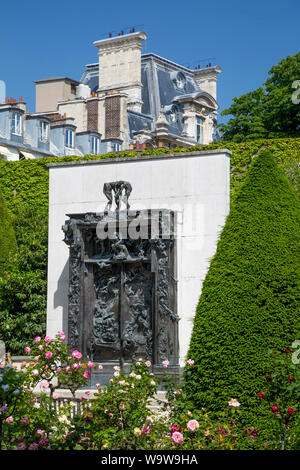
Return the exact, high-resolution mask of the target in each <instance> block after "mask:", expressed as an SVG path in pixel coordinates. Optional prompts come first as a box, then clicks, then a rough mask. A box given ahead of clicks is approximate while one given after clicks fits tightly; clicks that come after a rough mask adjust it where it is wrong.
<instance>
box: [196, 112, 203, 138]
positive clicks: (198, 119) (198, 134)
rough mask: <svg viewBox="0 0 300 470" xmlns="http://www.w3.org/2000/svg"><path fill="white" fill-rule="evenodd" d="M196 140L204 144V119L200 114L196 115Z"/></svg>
mask: <svg viewBox="0 0 300 470" xmlns="http://www.w3.org/2000/svg"><path fill="white" fill-rule="evenodd" d="M196 140H197V142H198V143H199V144H203V119H202V118H201V117H199V116H196Z"/></svg>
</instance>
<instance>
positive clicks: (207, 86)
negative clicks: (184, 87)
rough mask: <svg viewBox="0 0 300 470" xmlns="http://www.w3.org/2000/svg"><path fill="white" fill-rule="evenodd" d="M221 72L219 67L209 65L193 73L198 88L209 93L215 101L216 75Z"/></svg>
mask: <svg viewBox="0 0 300 470" xmlns="http://www.w3.org/2000/svg"><path fill="white" fill-rule="evenodd" d="M221 72H222V69H221V67H219V66H218V65H216V66H214V67H211V64H209V66H206V67H205V68H203V69H201V68H198V69H196V70H194V71H193V74H194V78H195V80H196V83H197V85H198V87H199V88H200V89H201V90H203V91H207V93H210V94H211V95H212V96H213V97H214V98H215V100H216V99H217V75H218V74H219V73H221Z"/></svg>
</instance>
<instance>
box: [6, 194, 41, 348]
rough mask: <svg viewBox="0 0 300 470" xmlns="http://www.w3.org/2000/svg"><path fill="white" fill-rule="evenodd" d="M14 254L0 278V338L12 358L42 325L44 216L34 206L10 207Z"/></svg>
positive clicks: (39, 331) (37, 333)
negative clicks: (15, 241) (15, 250)
mask: <svg viewBox="0 0 300 470" xmlns="http://www.w3.org/2000/svg"><path fill="white" fill-rule="evenodd" d="M13 226H14V228H15V233H16V237H17V241H18V248H19V249H18V252H17V253H16V254H15V255H14V256H13V257H11V258H10V259H9V261H8V262H7V263H6V265H5V270H4V272H3V276H2V278H0V337H1V339H2V340H3V341H5V343H6V347H7V349H9V350H10V352H11V353H12V354H23V348H24V346H25V344H26V342H27V341H28V338H30V337H31V336H32V335H39V334H40V335H41V334H43V332H44V329H45V323H46V293H47V283H46V282H47V272H46V270H47V240H48V235H47V230H48V224H47V212H45V210H44V211H43V210H42V208H40V209H39V211H38V210H36V209H35V208H34V205H24V206H23V205H21V204H20V203H19V204H15V205H14V214H13Z"/></svg>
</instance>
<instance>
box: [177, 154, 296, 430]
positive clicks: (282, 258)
mask: <svg viewBox="0 0 300 470" xmlns="http://www.w3.org/2000/svg"><path fill="white" fill-rule="evenodd" d="M299 205H300V203H299V199H298V198H297V196H296V193H295V191H294V190H293V188H292V187H291V185H290V184H289V182H288V181H287V179H286V177H285V176H284V175H283V172H282V170H281V169H280V168H279V167H278V166H277V165H276V163H275V161H274V158H273V157H272V154H271V152H268V151H263V152H261V153H260V154H259V155H258V156H257V157H256V159H255V160H254V161H253V164H252V167H251V168H250V170H249V172H248V174H247V176H246V178H245V182H244V184H243V185H242V186H241V187H240V188H239V189H238V191H237V193H236V197H235V201H234V203H233V205H232V208H231V212H230V215H229V216H228V218H227V221H226V224H225V227H224V229H223V231H222V234H221V237H220V240H219V242H218V246H217V251H216V254H215V256H214V258H213V259H212V261H211V264H210V268H209V271H208V274H207V276H206V278H205V281H204V283H203V289H202V293H201V296H200V299H199V303H198V306H197V309H196V316H195V320H194V327H193V333H192V337H191V342H190V348H189V352H188V356H189V357H192V358H193V359H194V360H195V364H196V366H195V367H194V368H193V371H192V372H191V371H187V375H186V381H187V394H188V397H189V398H190V399H191V400H192V401H193V402H194V403H195V406H205V407H207V408H208V409H210V410H212V409H214V410H221V409H222V408H223V407H224V404H225V403H226V402H227V400H228V397H232V396H234V397H237V398H238V400H239V401H240V402H241V404H242V405H243V406H246V407H247V406H248V409H249V412H248V414H246V417H247V419H246V422H245V425H248V426H251V425H254V426H256V425H257V424H258V423H257V422H255V420H256V418H257V416H256V415H257V414H262V415H263V413H264V411H263V410H259V404H256V405H255V406H254V407H253V403H252V402H251V399H252V397H256V396H257V393H258V392H259V391H260V390H261V388H262V386H263V384H264V377H265V376H266V375H267V373H269V371H270V370H271V368H272V364H271V361H270V358H269V357H268V356H267V355H266V352H267V350H268V349H269V348H270V342H271V341H272V344H273V345H274V347H275V348H276V349H278V350H279V351H280V350H281V351H282V350H283V351H284V350H285V349H286V348H287V347H288V345H290V344H291V343H292V342H293V341H294V340H295V339H297V338H299V334H300V331H299V329H300V313H299V253H300V246H299V214H300V212H299V209H300V207H299ZM247 420H248V422H247ZM259 427H260V429H262V432H263V433H264V432H266V433H267V432H268V429H269V430H270V423H269V421H267V418H266V421H265V422H264V423H262V422H260V423H259Z"/></svg>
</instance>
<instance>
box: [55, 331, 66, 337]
mask: <svg viewBox="0 0 300 470" xmlns="http://www.w3.org/2000/svg"><path fill="white" fill-rule="evenodd" d="M57 334H58V335H59V336H64V334H65V333H64V332H63V331H58V332H57Z"/></svg>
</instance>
